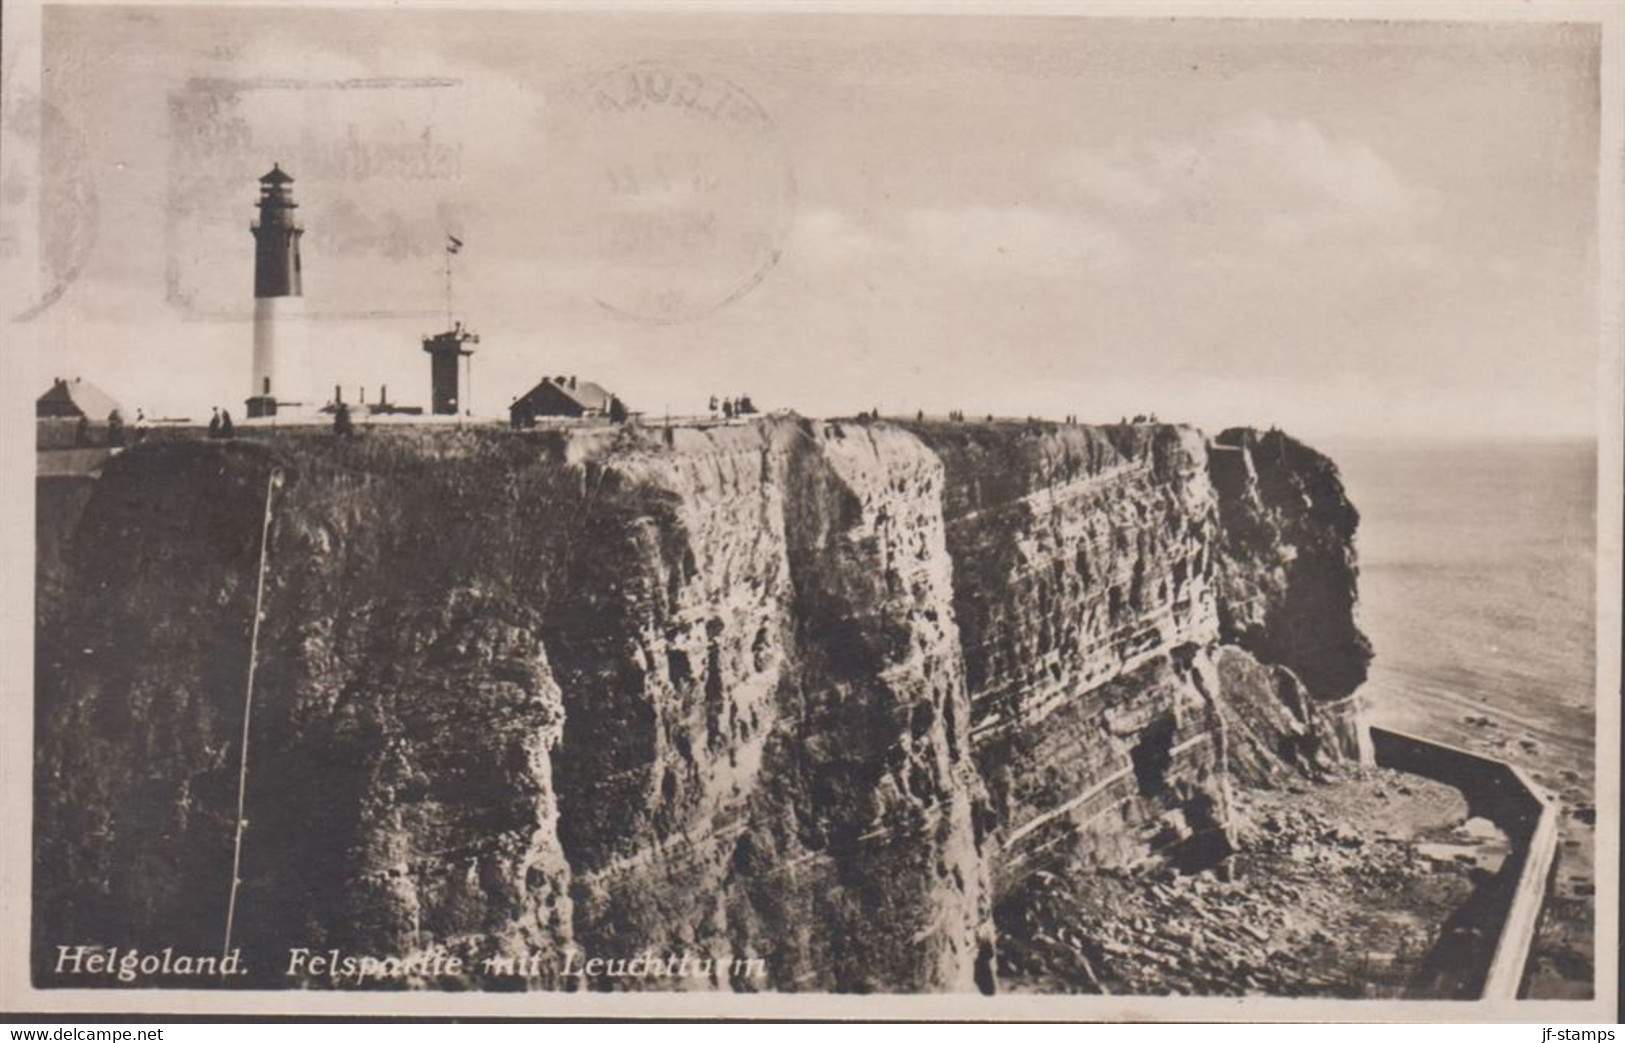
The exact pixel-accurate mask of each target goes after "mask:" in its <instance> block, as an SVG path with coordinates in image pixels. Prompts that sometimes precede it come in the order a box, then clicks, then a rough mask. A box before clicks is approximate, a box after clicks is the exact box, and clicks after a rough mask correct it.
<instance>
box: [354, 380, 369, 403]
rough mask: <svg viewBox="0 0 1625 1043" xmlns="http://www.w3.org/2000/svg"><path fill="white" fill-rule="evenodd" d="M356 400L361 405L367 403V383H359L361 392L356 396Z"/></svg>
mask: <svg viewBox="0 0 1625 1043" xmlns="http://www.w3.org/2000/svg"><path fill="white" fill-rule="evenodd" d="M356 400H357V401H358V402H360V403H361V404H362V405H366V404H367V385H365V384H362V385H361V394H360V395H359V396H358V397H357V399H356Z"/></svg>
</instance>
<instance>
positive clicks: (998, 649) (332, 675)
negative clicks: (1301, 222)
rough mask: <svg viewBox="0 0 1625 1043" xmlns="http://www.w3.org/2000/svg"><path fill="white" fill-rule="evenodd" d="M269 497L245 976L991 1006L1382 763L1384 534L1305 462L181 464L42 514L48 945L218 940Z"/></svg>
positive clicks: (266, 981)
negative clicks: (1146, 898) (954, 994)
mask: <svg viewBox="0 0 1625 1043" xmlns="http://www.w3.org/2000/svg"><path fill="white" fill-rule="evenodd" d="M273 469H280V470H281V472H282V474H283V476H284V477H283V481H282V484H281V486H280V487H279V488H276V489H274V490H273V493H272V505H271V511H270V518H271V520H270V526H269V541H268V543H267V545H266V547H265V552H266V553H265V560H266V570H265V582H264V589H263V592H262V593H263V609H262V613H261V625H260V630H259V635H258V642H259V643H258V648H259V652H258V668H257V673H256V680H255V685H254V694H253V711H252V717H251V720H250V728H249V733H250V737H251V738H250V755H249V775H248V785H247V789H246V807H247V817H248V818H249V820H250V824H249V827H248V828H247V830H246V831H245V833H244V837H245V839H244V845H243V863H242V865H243V868H242V884H241V888H240V894H239V899H238V906H237V918H236V925H235V931H234V944H235V945H238V946H241V948H242V950H243V952H244V957H245V962H246V964H247V965H248V966H249V967H250V968H251V973H250V974H249V975H248V976H247V977H246V978H245V979H243V983H244V984H253V985H256V986H260V987H267V986H269V987H277V986H285V985H292V984H300V983H299V982H298V981H291V980H289V979H287V978H286V977H285V976H284V975H283V974H282V971H283V969H284V968H285V967H286V965H287V955H286V954H287V950H288V948H289V947H290V946H308V947H311V948H313V949H327V948H341V949H344V950H346V951H352V952H364V953H373V954H379V955H407V954H411V953H423V952H428V951H439V950H444V951H448V952H455V953H460V954H462V955H463V956H464V957H465V958H466V959H467V961H468V962H469V963H470V964H471V965H472V964H474V963H476V962H477V961H479V960H482V959H485V958H489V957H492V956H510V957H529V958H531V966H533V967H534V968H537V970H536V973H534V974H533V975H532V976H530V977H522V978H509V979H505V980H504V981H502V982H493V981H490V980H486V979H482V978H480V977H479V976H478V975H471V976H469V978H468V979H467V981H466V982H464V983H463V984H466V985H469V986H473V987H485V988H491V987H531V988H547V987H560V986H563V985H567V984H568V983H567V982H564V981H561V980H560V978H559V976H558V973H557V971H558V969H559V968H563V967H565V966H567V956H568V954H569V953H571V952H576V953H591V954H594V955H602V956H632V955H636V954H639V953H645V952H653V953H657V954H677V953H682V954H690V955H695V956H710V957H715V958H717V960H718V961H719V962H718V963H717V964H716V966H717V967H718V968H722V969H723V970H721V971H719V972H718V973H716V974H715V975H713V976H712V978H711V979H692V978H691V979H687V980H685V981H684V982H682V983H674V982H664V983H662V985H661V987H668V988H669V987H674V985H679V984H680V985H682V986H686V987H702V988H712V987H716V988H737V989H779V990H842V991H886V990H906V991H914V990H973V989H977V988H981V989H984V990H987V989H993V988H996V987H997V981H996V978H997V949H998V944H999V939H998V937H997V935H996V932H995V928H994V917H993V912H992V910H993V908H994V905H995V903H996V902H998V901H999V900H1000V899H1001V897H1003V896H1004V895H1006V894H1008V893H1009V892H1010V891H1011V890H1012V889H1013V888H1015V887H1017V886H1019V885H1020V884H1021V883H1022V882H1023V881H1024V880H1026V879H1028V878H1029V877H1030V876H1031V875H1032V874H1033V873H1035V872H1039V871H1042V870H1044V868H1045V867H1046V866H1051V865H1073V866H1077V865H1083V866H1099V867H1102V868H1103V869H1109V868H1114V867H1122V866H1126V865H1132V864H1136V863H1142V862H1144V861H1145V860H1148V859H1164V860H1167V861H1169V862H1171V863H1173V864H1175V865H1183V866H1195V867H1200V866H1202V865H1210V864H1212V863H1214V862H1215V861H1217V860H1220V859H1223V858H1224V857H1225V856H1226V855H1227V854H1228V853H1229V850H1230V844H1231V840H1232V831H1233V807H1232V806H1233V803H1234V798H1233V796H1232V793H1233V789H1232V788H1233V787H1235V786H1254V785H1269V784H1272V783H1275V782H1279V781H1280V780H1281V779H1282V778H1283V777H1285V776H1289V775H1293V774H1310V775H1312V774H1314V773H1316V772H1318V771H1319V770H1320V769H1321V768H1323V767H1324V766H1326V765H1327V764H1328V763H1330V762H1331V761H1334V760H1337V759H1339V758H1342V757H1345V756H1347V755H1348V754H1349V753H1350V752H1351V750H1352V743H1353V738H1352V737H1353V735H1354V734H1355V731H1356V730H1355V728H1354V726H1353V724H1354V720H1355V715H1356V709H1355V703H1354V702H1353V701H1352V700H1351V698H1350V696H1351V694H1352V693H1353V692H1354V690H1355V688H1356V687H1357V686H1358V684H1359V681H1360V680H1361V679H1362V678H1363V675H1364V669H1365V663H1366V660H1367V659H1368V658H1369V654H1370V653H1369V649H1368V648H1367V646H1366V644H1365V642H1364V639H1363V637H1362V636H1361V635H1360V634H1359V632H1358V630H1357V629H1356V628H1355V625H1354V620H1353V615H1352V611H1353V604H1354V597H1355V568H1354V554H1353V546H1352V540H1353V534H1354V528H1355V525H1356V522H1357V516H1356V515H1355V513H1354V511H1353V509H1352V507H1350V505H1349V504H1348V503H1347V501H1346V500H1345V499H1344V498H1343V495H1342V488H1341V485H1340V483H1339V482H1338V479H1337V474H1336V469H1335V467H1334V466H1333V465H1332V464H1331V463H1330V461H1328V460H1326V459H1325V458H1324V457H1321V456H1319V455H1318V454H1316V453H1314V452H1313V451H1312V450H1310V449H1308V448H1306V447H1304V446H1302V445H1300V444H1299V443H1297V442H1295V441H1293V440H1291V439H1290V438H1287V437H1285V436H1283V435H1279V434H1278V433H1270V434H1267V435H1260V434H1257V433H1254V432H1245V431H1232V432H1225V433H1224V435H1222V436H1220V438H1219V439H1218V442H1217V443H1216V444H1214V445H1210V443H1209V442H1208V440H1207V439H1205V438H1204V437H1203V436H1202V435H1201V434H1200V433H1198V432H1196V431H1193V430H1191V429H1189V428H1182V427H1177V426H1168V425H1145V424H1141V425H1122V426H1111V427H1089V426H1082V425H1058V424H1048V423H1029V424H1018V423H993V424H963V423H952V424H950V423H931V422H921V423H887V422H870V423H853V422H835V421H813V420H802V419H797V418H774V419H764V420H760V421H756V422H754V423H749V424H741V425H734V426H716V427H709V428H689V429H685V428H678V429H674V430H672V431H670V432H665V431H660V430H654V431H638V430H637V429H635V428H629V429H622V430H615V429H609V428H604V429H592V430H588V429H582V430H576V431H573V432H561V431H553V432H525V433H517V432H508V431H502V430H497V429H481V428H470V429H466V430H461V431H452V430H442V431H430V430H417V431H406V432H394V433H382V432H375V433H370V434H368V435H366V436H364V437H360V438H355V439H334V438H332V437H329V436H327V435H325V434H317V433H308V434H303V435H299V434H292V433H286V432H285V433H282V434H279V435H277V436H276V437H274V438H267V439H264V440H257V441H241V440H239V441H236V442H228V443H213V442H199V441H179V440H178V441H173V442H159V443H152V444H146V445H143V446H140V447H137V448H136V449H133V450H131V451H128V452H126V453H124V454H122V455H121V456H119V457H118V458H116V459H115V460H114V461H112V462H111V463H110V465H109V466H108V467H107V469H106V472H105V474H104V476H103V477H102V479H101V480H100V481H99V482H98V483H97V485H96V488H95V490H94V493H93V494H92V495H91V496H90V497H89V499H88V503H87V504H86V505H85V506H84V509H83V514H82V515H81V516H79V517H78V518H68V517H63V518H60V519H44V518H42V526H43V525H51V526H52V532H53V533H54V534H55V535H54V537H53V538H54V539H55V540H56V541H57V543H60V547H59V549H58V551H57V552H55V553H53V554H52V555H51V556H50V557H49V559H48V562H46V560H45V559H42V569H49V570H50V571H51V575H49V576H48V577H47V576H42V582H41V585H40V590H41V600H40V606H39V608H40V625H39V631H38V633H39V637H38V649H37V653H38V654H37V663H38V678H39V681H38V688H37V701H38V702H37V706H38V714H37V721H38V735H37V745H38V757H37V761H36V765H37V766H36V771H37V783H38V784H37V787H36V792H37V795H38V796H37V808H36V811H37V814H36V844H35V852H36V854H35V870H36V873H35V882H36V902H35V909H36V917H35V942H36V953H48V952H50V951H52V950H51V947H52V946H55V945H57V944H61V943H63V942H72V943H94V944H101V945H116V944H124V945H139V944H144V945H147V946H149V947H151V946H152V945H153V943H154V940H155V939H161V940H162V942H163V944H166V945H173V946H175V947H177V948H190V949H193V950H196V951H213V950H218V949H219V947H220V944H221V940H222V931H223V926H224V916H225V909H226V904H227V894H228V891H229V887H230V883H231V880H230V878H231V858H232V841H233V837H234V836H235V832H236V819H237V814H236V802H237V790H238V782H239V767H240V755H241V744H240V737H241V734H242V728H243V706H244V702H245V700H244V695H245V684H246V675H247V665H248V658H249V645H250V637H251V630H252V622H253V617H254V604H255V597H256V593H260V592H259V591H258V590H257V588H258V577H259V563H260V551H261V538H260V534H261V531H262V525H263V523H264V516H265V514H264V508H265V503H266V496H267V490H268V488H269V487H270V486H269V482H268V479H269V476H270V474H271V472H272V470H273ZM79 499H82V498H79ZM42 502H44V501H42ZM53 502H54V501H53ZM64 502H67V501H64ZM74 502H76V503H77V502H78V499H75V500H74ZM56 545H57V544H56V543H54V544H53V546H56ZM536 957H540V959H537V958H536ZM742 959H748V960H759V961H760V964H759V965H758V966H760V967H761V968H762V971H761V973H759V974H752V975H731V972H730V971H728V970H727V969H728V968H733V967H737V966H740V964H739V963H738V962H737V961H739V960H742ZM47 964H48V960H45V959H43V958H41V959H37V965H36V977H37V979H38V980H39V981H40V982H41V983H42V984H48V983H50V980H51V976H50V974H49V973H48V971H49V967H48V966H47ZM408 984H413V983H412V982H408ZM416 984H432V985H435V986H437V987H444V986H445V985H446V984H447V983H446V982H432V983H429V982H417V983H416Z"/></svg>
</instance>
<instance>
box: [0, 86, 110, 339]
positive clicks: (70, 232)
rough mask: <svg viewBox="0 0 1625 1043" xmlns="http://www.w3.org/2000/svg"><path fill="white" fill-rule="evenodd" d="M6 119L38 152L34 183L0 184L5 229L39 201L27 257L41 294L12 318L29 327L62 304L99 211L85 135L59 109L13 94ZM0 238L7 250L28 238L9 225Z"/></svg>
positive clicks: (12, 178) (10, 180)
mask: <svg viewBox="0 0 1625 1043" xmlns="http://www.w3.org/2000/svg"><path fill="white" fill-rule="evenodd" d="M5 119H6V121H7V122H8V123H9V124H10V125H11V126H12V127H13V128H16V131H17V134H18V137H19V139H20V140H21V141H22V142H23V143H24V145H25V147H32V148H37V149H38V150H39V152H38V157H39V163H38V168H37V169H38V176H37V180H35V181H34V182H33V183H32V184H30V182H29V181H28V180H27V179H26V178H25V177H24V175H22V174H20V173H18V172H17V171H10V172H8V173H7V175H6V176H5V179H4V181H3V182H0V195H3V197H4V199H5V202H6V209H7V210H8V211H9V216H8V217H7V218H6V223H7V225H11V223H12V222H13V221H14V220H27V219H28V218H29V217H30V216H32V215H34V214H35V213H36V210H35V209H34V208H33V207H31V206H30V205H29V204H30V202H31V201H32V200H31V197H33V198H34V199H37V201H38V208H37V216H38V221H39V223H38V226H37V231H36V232H35V235H36V236H37V238H35V239H34V240H33V243H34V249H33V250H32V251H30V252H32V253H33V254H34V256H35V257H36V258H37V260H38V264H39V283H38V286H39V292H38V294H37V295H35V296H33V297H32V298H24V307H23V308H22V310H21V311H19V312H18V313H16V314H14V315H13V316H11V320H12V321H13V322H29V321H31V320H33V319H35V318H38V317H39V316H40V315H41V314H42V313H44V312H45V310H46V309H48V308H49V307H51V305H53V304H55V303H56V302H57V301H59V300H61V299H62V296H63V294H65V293H67V291H68V288H69V287H70V286H72V285H73V283H74V282H75V280H77V279H78V278H79V274H80V273H81V272H82V271H83V270H84V267H85V263H86V261H87V260H88V259H89V257H90V252H91V248H92V246H93V245H94V243H95V241H96V233H97V230H98V228H99V227H100V223H101V221H100V217H101V208H100V200H99V198H98V196H97V194H96V182H95V178H94V177H93V176H92V174H91V171H90V149H89V146H88V144H87V143H86V140H85V135H84V132H83V131H81V130H80V129H79V128H78V127H77V126H75V125H74V124H73V123H72V122H71V121H69V119H68V118H67V117H66V116H65V115H64V114H63V113H62V111H61V110H60V109H58V108H57V107H56V106H55V105H52V104H51V103H50V102H48V101H45V100H44V99H42V98H40V97H39V96H38V95H36V94H33V93H31V92H20V93H12V94H10V95H9V97H8V102H7V105H6V111H5ZM19 215H21V216H19ZM0 238H3V239H4V240H5V241H6V242H7V243H8V245H9V244H11V243H16V242H22V241H26V240H27V238H28V237H27V236H25V235H24V232H23V229H22V228H21V227H18V226H11V227H5V228H4V229H3V233H0Z"/></svg>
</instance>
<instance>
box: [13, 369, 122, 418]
mask: <svg viewBox="0 0 1625 1043" xmlns="http://www.w3.org/2000/svg"><path fill="white" fill-rule="evenodd" d="M34 410H35V412H34V415H35V416H36V417H39V418H41V419H58V420H77V419H79V418H80V417H84V418H85V419H86V420H89V421H90V422H91V423H94V424H102V423H106V422H107V418H108V417H109V416H110V415H112V413H113V412H114V411H115V410H118V412H119V414H120V415H121V416H122V415H123V409H122V407H120V406H119V404H118V400H117V399H115V398H114V397H113V396H112V395H109V394H108V393H107V392H105V391H103V390H102V389H101V388H99V387H97V386H96V385H95V384H92V383H90V382H89V381H87V380H83V379H81V378H79V377H74V378H73V379H72V380H64V379H62V378H61V377H57V378H56V379H55V380H53V381H51V388H50V390H49V391H47V392H45V393H44V394H43V395H41V396H40V397H39V398H38V399H36V400H35V403H34Z"/></svg>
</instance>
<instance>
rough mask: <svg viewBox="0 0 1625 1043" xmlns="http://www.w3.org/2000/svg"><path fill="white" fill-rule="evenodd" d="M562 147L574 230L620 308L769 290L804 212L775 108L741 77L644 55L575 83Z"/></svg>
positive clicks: (593, 274)
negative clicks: (765, 283) (764, 285)
mask: <svg viewBox="0 0 1625 1043" xmlns="http://www.w3.org/2000/svg"><path fill="white" fill-rule="evenodd" d="M561 101H562V104H560V105H558V106H556V107H554V110H553V111H554V113H555V115H554V118H553V119H552V120H551V122H550V126H549V132H550V135H551V136H552V137H553V139H554V144H555V146H556V147H555V148H553V149H551V150H550V151H551V152H552V153H553V154H554V155H555V156H557V157H560V158H559V162H560V164H562V165H561V166H560V167H559V169H558V173H559V174H560V175H561V176H562V178H563V181H562V186H563V188H564V190H565V193H566V198H565V205H564V206H563V207H562V208H561V217H562V221H563V228H562V231H563V233H564V234H565V235H566V236H567V237H568V241H569V242H570V243H571V244H572V246H575V247H579V248H580V251H581V252H580V253H579V254H577V256H578V257H579V258H580V260H581V262H582V263H583V264H584V265H585V266H586V267H587V269H588V270H589V273H588V274H589V278H588V281H587V283H586V286H587V287H588V289H587V292H588V294H589V295H590V296H591V298H592V300H593V301H594V302H595V303H596V304H597V305H598V306H599V307H601V308H603V309H604V310H605V311H607V312H610V313H611V314H613V315H616V316H618V317H620V318H624V319H628V320H632V321H636V322H646V323H678V322H687V321H692V320H695V319H700V318H703V317H705V316H707V315H709V314H711V313H713V312H715V311H716V310H718V309H719V308H723V307H725V306H727V305H728V304H730V303H732V302H734V301H736V300H738V299H739V298H741V297H743V296H745V295H746V294H748V293H749V292H750V291H751V290H753V289H755V287H756V286H758V285H759V284H760V283H761V282H762V280H763V279H765V278H766V277H767V275H768V273H769V272H770V271H771V270H772V268H773V266H774V265H775V264H777V263H778V261H779V258H780V256H781V255H782V251H783V246H784V241H785V239H786V237H787V235H788V233H789V230H790V227H791V223H792V219H793V216H794V212H795V201H796V182H795V176H794V172H793V169H792V165H791V162H790V158H789V154H788V152H787V151H786V149H785V148H784V146H783V143H782V141H781V139H780V136H779V132H778V128H777V126H776V125H775V123H774V122H773V120H772V118H771V117H770V116H769V115H768V113H767V111H766V110H765V109H764V108H763V107H762V106H761V105H760V104H759V103H758V102H757V101H756V100H755V99H754V98H752V97H751V96H750V94H748V93H747V92H746V91H745V90H744V89H743V88H742V87H740V86H739V85H738V84H737V83H735V82H733V81H732V80H730V79H728V78H726V77H724V76H722V75H720V74H716V73H713V72H708V71H696V70H691V69H687V68H683V67H679V66H676V65H670V64H666V63H662V62H653V61H647V62H637V63H634V64H631V65H626V66H623V67H621V68H619V69H616V70H614V71H612V72H608V73H603V74H599V75H595V76H590V77H587V78H584V79H582V80H578V81H575V82H573V83H571V84H569V85H568V86H567V87H566V89H565V90H564V91H563V97H562V99H561Z"/></svg>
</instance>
